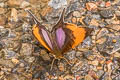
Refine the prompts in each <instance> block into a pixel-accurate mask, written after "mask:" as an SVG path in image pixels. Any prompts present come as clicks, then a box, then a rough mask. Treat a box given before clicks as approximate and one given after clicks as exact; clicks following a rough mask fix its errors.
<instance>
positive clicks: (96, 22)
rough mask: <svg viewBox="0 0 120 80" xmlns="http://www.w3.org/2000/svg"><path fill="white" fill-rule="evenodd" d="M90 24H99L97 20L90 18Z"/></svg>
mask: <svg viewBox="0 0 120 80" xmlns="http://www.w3.org/2000/svg"><path fill="white" fill-rule="evenodd" d="M90 25H95V26H99V24H98V21H97V20H95V19H92V20H91V22H90Z"/></svg>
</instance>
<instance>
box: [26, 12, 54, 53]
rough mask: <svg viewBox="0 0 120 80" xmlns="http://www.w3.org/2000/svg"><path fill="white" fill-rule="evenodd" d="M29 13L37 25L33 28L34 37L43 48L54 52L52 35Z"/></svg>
mask: <svg viewBox="0 0 120 80" xmlns="http://www.w3.org/2000/svg"><path fill="white" fill-rule="evenodd" d="M28 13H29V14H30V15H31V16H32V18H33V20H34V22H35V25H34V26H33V34H34V36H35V37H36V39H37V40H38V41H39V42H40V44H41V45H42V46H44V47H45V48H46V49H47V50H49V51H52V49H53V46H52V40H51V35H50V33H49V32H48V31H47V30H46V29H45V27H44V26H43V25H41V24H40V22H39V21H38V19H37V18H36V17H35V16H34V15H33V14H32V13H31V12H30V11H28Z"/></svg>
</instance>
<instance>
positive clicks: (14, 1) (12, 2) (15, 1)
mask: <svg viewBox="0 0 120 80" xmlns="http://www.w3.org/2000/svg"><path fill="white" fill-rule="evenodd" d="M22 1H23V0H9V1H8V2H7V3H8V6H20V4H21V3H22Z"/></svg>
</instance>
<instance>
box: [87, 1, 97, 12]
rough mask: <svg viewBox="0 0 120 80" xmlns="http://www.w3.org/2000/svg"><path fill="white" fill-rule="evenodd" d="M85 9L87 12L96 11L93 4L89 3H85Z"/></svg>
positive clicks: (95, 6)
mask: <svg viewBox="0 0 120 80" xmlns="http://www.w3.org/2000/svg"><path fill="white" fill-rule="evenodd" d="M86 8H87V10H89V11H92V10H96V9H97V5H96V4H95V3H92V2H89V3H86Z"/></svg>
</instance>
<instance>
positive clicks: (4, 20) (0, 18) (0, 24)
mask: <svg viewBox="0 0 120 80" xmlns="http://www.w3.org/2000/svg"><path fill="white" fill-rule="evenodd" d="M5 22H6V18H5V17H4V16H0V26H2V25H4V24H5Z"/></svg>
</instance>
